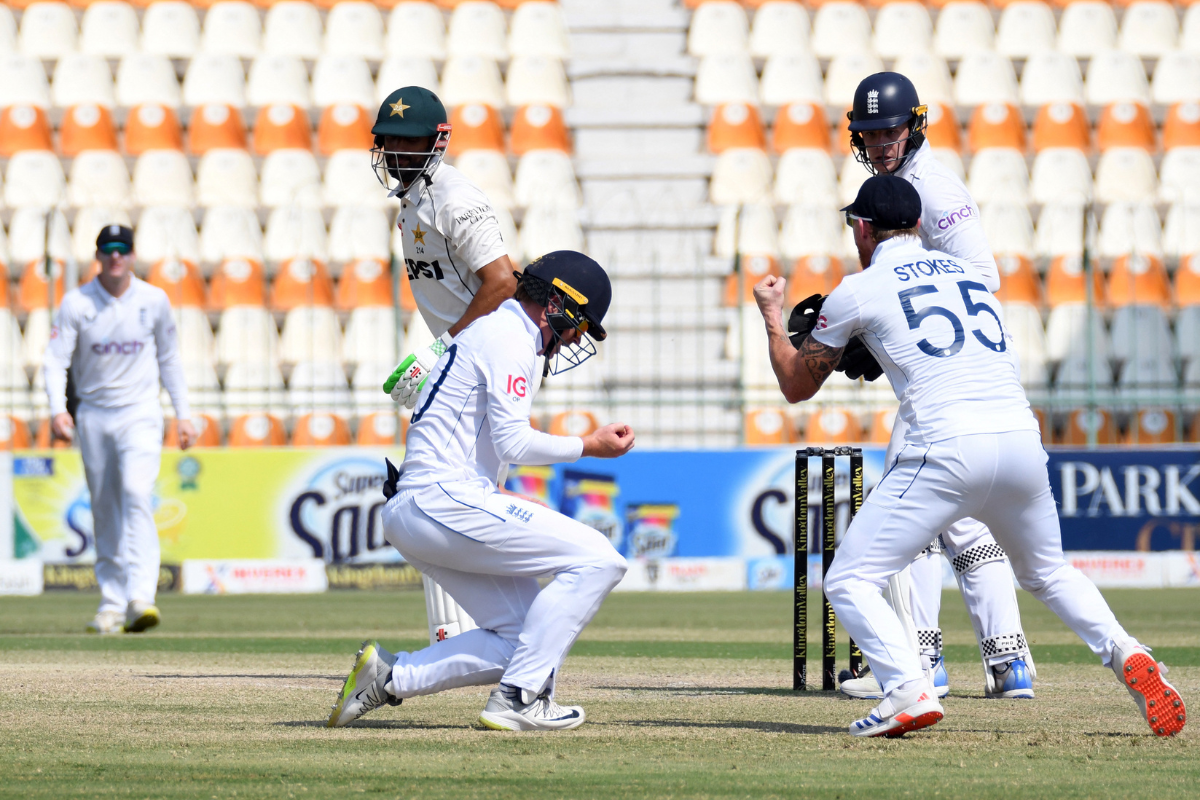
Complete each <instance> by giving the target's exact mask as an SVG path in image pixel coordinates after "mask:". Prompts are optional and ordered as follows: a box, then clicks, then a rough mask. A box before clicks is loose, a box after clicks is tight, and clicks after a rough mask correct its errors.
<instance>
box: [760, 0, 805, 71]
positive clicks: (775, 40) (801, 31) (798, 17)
mask: <svg viewBox="0 0 1200 800" xmlns="http://www.w3.org/2000/svg"><path fill="white" fill-rule="evenodd" d="M811 48H812V44H811V43H810V41H809V24H808V12H807V11H805V10H804V6H802V5H800V3H798V2H780V1H779V0H771V2H766V3H763V4H762V5H761V6H759V7H758V10H757V11H755V12H754V24H753V26H752V27H751V29H750V42H749V49H750V55H752V56H755V57H757V58H771V57H772V56H782V55H795V54H798V53H809V52H811Z"/></svg>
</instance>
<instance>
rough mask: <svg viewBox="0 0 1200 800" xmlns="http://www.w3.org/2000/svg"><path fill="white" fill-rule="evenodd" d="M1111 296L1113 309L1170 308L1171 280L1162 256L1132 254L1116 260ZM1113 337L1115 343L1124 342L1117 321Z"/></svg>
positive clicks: (1109, 281)
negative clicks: (1117, 331)
mask: <svg viewBox="0 0 1200 800" xmlns="http://www.w3.org/2000/svg"><path fill="white" fill-rule="evenodd" d="M1107 295H1108V301H1109V303H1110V304H1111V305H1112V306H1113V307H1120V306H1130V305H1147V304H1154V305H1158V306H1162V307H1163V308H1166V307H1167V306H1168V305H1170V303H1171V279H1170V278H1168V277H1167V270H1166V268H1165V267H1163V262H1162V259H1161V258H1159V257H1158V256H1155V255H1149V254H1143V253H1131V254H1129V255H1124V256H1119V257H1118V258H1116V259H1115V260H1114V261H1113V265H1112V268H1111V269H1110V270H1109V275H1108V289H1107ZM1113 336H1114V338H1113V341H1114V343H1115V342H1119V341H1120V339H1118V338H1116V323H1115V322H1114V327H1113Z"/></svg>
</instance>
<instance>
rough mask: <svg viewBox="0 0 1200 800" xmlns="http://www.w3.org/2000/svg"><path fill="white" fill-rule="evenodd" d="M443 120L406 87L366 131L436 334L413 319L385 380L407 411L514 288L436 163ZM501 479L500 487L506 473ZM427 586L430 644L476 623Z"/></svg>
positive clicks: (494, 231)
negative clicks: (464, 336) (470, 331)
mask: <svg viewBox="0 0 1200 800" xmlns="http://www.w3.org/2000/svg"><path fill="white" fill-rule="evenodd" d="M446 119H447V118H446V108H445V106H443V105H442V101H441V100H439V99H438V96H437V95H435V94H434V93H433V92H431V91H429V90H428V89H423V88H421V87H419V86H405V87H404V88H402V89H397V90H396V91H394V92H392V93H391V94H390V95H388V97H387V99H386V100H384V101H383V105H381V106H380V107H379V114H378V115H377V116H376V118H375V126H374V127H373V128H372V129H371V133H373V134H374V135H375V147H374V149H373V150H372V151H371V153H372V157H373V166H374V168H375V175H376V177H378V178H379V181H380V183H382V184H383V185H384V187H385V188H386V189H387V190H388V196H389V197H399V198H400V205H401V207H400V217H399V220H398V222H397V224H398V225H399V226H400V232H401V235H402V237H403V241H404V263H405V267H406V268H407V270H408V281H409V285H410V286H411V287H412V292H413V297H414V298H415V299H416V301H417V310H418V311H419V312H420V318H421V320H423V322H424V325H425V326H427V327H428V331H429V333H430V334H432V335H433V341H432V342H429V343H427V342H426V341H425V337H424V336H423V335H422V334H423V333H424V332H423V331H421V330H420V329H421V328H422V325H421V324H417V325H412V324H410V326H409V344H410V346H411V345H415V347H414V349H413V352H412V353H410V354H409V355H408V356H407V357H406V358H405V359H404V360H402V361H401V362H400V365H399V366H397V367H396V369H395V371H393V372H392V374H391V376H389V377H388V379H387V381H386V382H385V383H384V385H383V390H384V391H385V392H388V393H389V394H390V395H391V397H392V399H393V400H395V401H396V402H398V403H403V404H404V406H405V407H406V408H413V407H414V405H415V404H416V402H417V395H418V393H419V392H420V390H421V387H422V386H424V385H425V380H426V378H428V377H429V372H430V370H432V369H433V365H434V364H435V363H436V362H437V360H438V358H439V357H440V356H441V355H442V353H444V352H446V348H447V347H449V346H450V345H451V344H452V343H453V341H454V337H455V336H457V335H458V334H459V333H461V332H462V331H463V330H464V329H465V328H466V327H467V326H468V325H470V324H471V323H472V322H474V321H475V320H476V319H478V318H479V317H482V316H483V315H485V314H489V313H491V312H492V311H495V310H496V309H497V308H498V307H499V306H500V304H501V303H502V302H504V301H505V300H506V299H508V298H510V297H512V295H513V291H514V290H515V289H516V286H517V284H516V280H515V279H514V278H513V266H512V262H511V261H509V258H508V250H507V248H506V247H505V244H504V238H503V237H502V236H501V234H500V225H499V223H498V222H497V221H496V215H495V212H494V211H493V210H492V206H491V203H490V202H489V201H488V199H487V196H486V195H485V194H484V193H483V191H482V190H481V189H480V188H479V187H477V186H476V185H475V184H473V183H471V182H470V181H469V180H467V179H466V178H465V177H464V176H463V174H462V173H461V172H459V171H458V170H456V169H455V168H454V167H452V166H450V165H449V164H444V163H442V157H443V156H444V155H445V153H446V146H447V144H448V143H449V141H450V123H449V122H447V121H446ZM414 334H415V335H414ZM497 477H498V476H495V475H493V476H492V478H493V479H496V478H497ZM499 483H500V484H501V485H503V483H504V481H503V477H500V479H499ZM424 582H425V610H426V613H427V615H428V618H429V637H430V641H431V642H433V641H437V640H440V639H445V638H447V637H450V636H454V635H455V634H458V633H462V632H463V631H468V630H471V629H472V628H474V627H475V622H474V621H473V620H472V619H471V617H470V615H468V614H467V613H466V612H465V611H463V610H462V607H461V606H460V605H458V603H456V602H455V600H454V598H452V597H451V596H450V595H448V594H447V593H446V592H445V591H444V590H443V589H442V587H441V586H439V585H438V584H437V583H436V582H435V581H434V580H433V579H432V578H430V577H429V576H428V575H426V576H425V578H424Z"/></svg>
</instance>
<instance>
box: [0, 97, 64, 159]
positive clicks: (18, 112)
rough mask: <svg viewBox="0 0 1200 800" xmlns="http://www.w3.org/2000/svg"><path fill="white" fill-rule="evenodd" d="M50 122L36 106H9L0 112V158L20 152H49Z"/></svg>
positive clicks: (44, 113)
mask: <svg viewBox="0 0 1200 800" xmlns="http://www.w3.org/2000/svg"><path fill="white" fill-rule="evenodd" d="M50 137H51V134H50V121H49V119H48V118H47V117H46V112H45V111H44V110H43V109H40V108H38V107H37V106H25V105H18V106H9V107H7V108H5V109H4V110H3V111H2V112H0V158H11V157H12V155H13V153H19V152H20V151H22V150H51V149H53V147H54V145H53V141H52V139H51V138H50Z"/></svg>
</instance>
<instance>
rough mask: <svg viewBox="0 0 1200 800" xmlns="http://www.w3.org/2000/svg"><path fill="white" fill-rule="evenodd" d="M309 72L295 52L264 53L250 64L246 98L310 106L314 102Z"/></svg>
mask: <svg viewBox="0 0 1200 800" xmlns="http://www.w3.org/2000/svg"><path fill="white" fill-rule="evenodd" d="M311 99H312V98H311V92H310V91H309V85H308V72H307V71H306V70H305V69H304V63H303V62H302V61H301V60H300V59H299V58H296V57H295V56H272V55H262V56H259V57H258V58H256V59H254V61H253V63H251V65H250V78H249V80H248V81H247V82H246V102H247V103H248V104H249V105H252V106H267V105H274V104H286V105H294V106H297V107H299V108H308V107H309V104H310V103H311Z"/></svg>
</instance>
